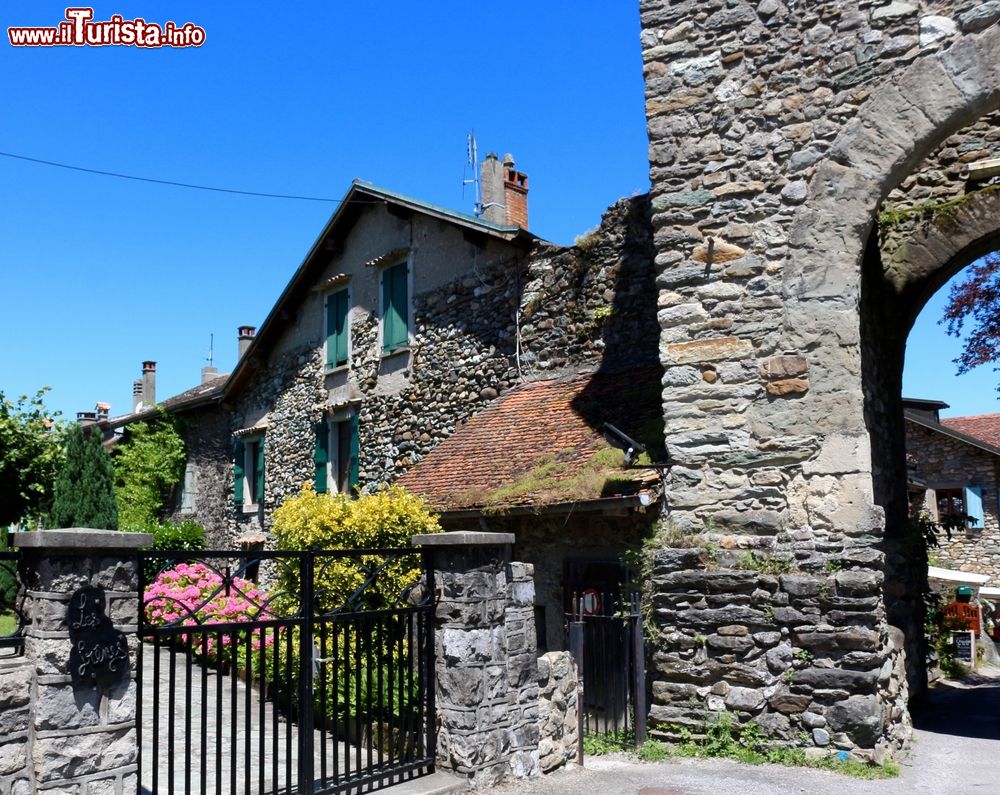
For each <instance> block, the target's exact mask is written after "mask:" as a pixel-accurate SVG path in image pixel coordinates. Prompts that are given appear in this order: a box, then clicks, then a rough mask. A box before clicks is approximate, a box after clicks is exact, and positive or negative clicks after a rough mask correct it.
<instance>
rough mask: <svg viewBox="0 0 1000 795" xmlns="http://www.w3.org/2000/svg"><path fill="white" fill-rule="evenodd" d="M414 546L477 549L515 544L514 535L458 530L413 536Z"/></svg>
mask: <svg viewBox="0 0 1000 795" xmlns="http://www.w3.org/2000/svg"><path fill="white" fill-rule="evenodd" d="M411 540H412V542H413V544H414V546H418V547H420V546H423V547H475V546H480V547H482V546H501V545H503V544H513V543H514V534H513V533H483V532H473V531H466V530H457V531H452V532H450V533H425V534H423V535H419V536H413V538H412V539H411Z"/></svg>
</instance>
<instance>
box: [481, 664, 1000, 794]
mask: <svg viewBox="0 0 1000 795" xmlns="http://www.w3.org/2000/svg"><path fill="white" fill-rule="evenodd" d="M914 722H915V724H916V726H917V729H916V731H915V733H914V741H913V744H912V747H911V748H910V750H909V752H908V753H907V755H906V756H905V757H903V758H902V759H901V760H900V762H901V765H902V773H901V775H900V776H899V778H895V779H884V780H880V781H865V780H861V779H856V778H849V777H846V776H841V775H838V774H836V773H830V772H827V771H822V770H810V769H806V768H794V767H780V766H777V765H760V766H751V765H742V764H739V763H737V762H729V761H726V760H721V759H709V760H696V759H673V760H669V761H666V762H655V763H644V762H637V761H635V760H633V759H630V758H629V757H627V756H625V755H623V754H611V755H608V756H601V757H588V758H587V760H586V765H585V767H583V768H579V767H574V768H571V769H568V770H563V771H560V772H557V773H553V774H551V775H549V776H545V777H543V778H541V779H532V780H522V781H517V782H512V783H510V784H507V785H504V786H502V787H498V788H497V789H496V792H498V793H502V795H525V794H527V793H531V795H703V794H705V795H707V794H708V793H712V795H719V793H739V795H771V794H772V793H782V795H786V794H790V793H809V795H848V794H849V795H869V793H870V794H871V795H875V794H876V793H877V795H903V793H933V794H934V795H952V794H953V793H954V795H969V794H970V793H971V794H972V795H976V793H984V794H985V793H989V794H990V795H996V794H997V793H1000V670H991V671H988V672H986V673H985V674H984V675H982V676H978V677H975V678H973V679H970V680H968V681H966V682H964V683H946V684H944V685H940V686H938V687H935V688H933V689H932V691H931V698H930V701H929V703H928V705H927V706H926V707H925V708H924V709H923V710H921V711H920V712H918V713H916V714H915V715H914Z"/></svg>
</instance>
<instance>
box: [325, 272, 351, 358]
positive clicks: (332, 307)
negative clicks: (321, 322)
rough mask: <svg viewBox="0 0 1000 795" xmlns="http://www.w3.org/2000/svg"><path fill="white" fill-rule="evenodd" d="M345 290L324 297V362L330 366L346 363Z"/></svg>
mask: <svg viewBox="0 0 1000 795" xmlns="http://www.w3.org/2000/svg"><path fill="white" fill-rule="evenodd" d="M349 308H350V307H349V306H348V302H347V290H339V291H337V292H335V293H331V294H330V295H328V296H327V297H326V363H327V365H328V366H330V367H339V366H340V365H342V364H347V334H348V325H347V310H348V309H349Z"/></svg>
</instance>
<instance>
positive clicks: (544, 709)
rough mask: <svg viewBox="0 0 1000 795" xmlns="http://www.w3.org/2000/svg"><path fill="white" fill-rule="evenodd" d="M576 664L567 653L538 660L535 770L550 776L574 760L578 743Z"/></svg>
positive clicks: (555, 652)
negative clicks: (539, 731) (539, 733)
mask: <svg viewBox="0 0 1000 795" xmlns="http://www.w3.org/2000/svg"><path fill="white" fill-rule="evenodd" d="M578 687H579V680H578V677H577V672H576V663H575V662H573V658H572V656H570V653H569V652H567V651H550V652H547V653H546V654H543V655H542V656H541V657H539V658H538V719H539V724H540V727H541V736H540V739H539V742H538V767H539V769H540V770H541V772H542V773H551V772H552V771H553V770H556V769H558V768H560V767H562V766H563V765H565V764H566V763H567V762H572V761H574V760H575V759H576V755H577V747H578V740H579V724H578V717H577V713H578V710H579V698H578V690H577V688H578Z"/></svg>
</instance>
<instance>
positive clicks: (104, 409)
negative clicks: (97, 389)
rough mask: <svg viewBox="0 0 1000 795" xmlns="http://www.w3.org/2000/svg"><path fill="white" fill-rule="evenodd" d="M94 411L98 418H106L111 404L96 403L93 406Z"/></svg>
mask: <svg viewBox="0 0 1000 795" xmlns="http://www.w3.org/2000/svg"><path fill="white" fill-rule="evenodd" d="M94 410H95V413H96V414H97V419H98V420H106V419H107V418H108V416H109V415H110V414H111V404H110V403H98V404H97V405H96V406H94Z"/></svg>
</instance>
